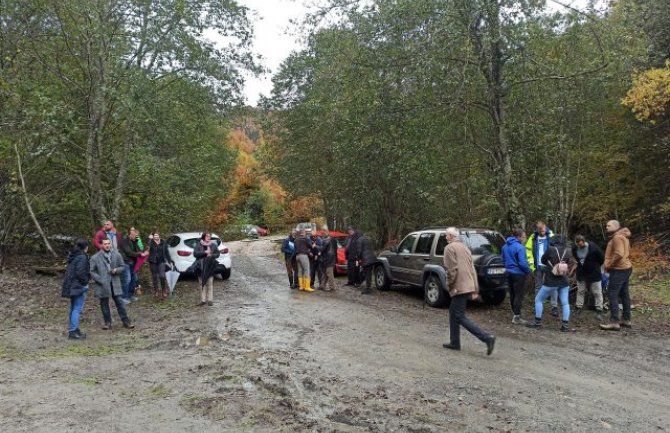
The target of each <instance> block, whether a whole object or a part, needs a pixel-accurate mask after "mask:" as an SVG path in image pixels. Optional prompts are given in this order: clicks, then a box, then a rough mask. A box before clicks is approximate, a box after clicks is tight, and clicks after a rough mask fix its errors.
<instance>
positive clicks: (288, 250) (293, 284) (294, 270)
mask: <svg viewBox="0 0 670 433" xmlns="http://www.w3.org/2000/svg"><path fill="white" fill-rule="evenodd" d="M296 234H297V232H296V230H295V229H293V230H291V234H290V235H288V236H287V237H286V238H284V240H283V242H282V244H281V252H282V253H284V263H285V265H286V273H287V274H288V285H289V288H291V289H297V288H298V264H297V263H296V261H295V235H296Z"/></svg>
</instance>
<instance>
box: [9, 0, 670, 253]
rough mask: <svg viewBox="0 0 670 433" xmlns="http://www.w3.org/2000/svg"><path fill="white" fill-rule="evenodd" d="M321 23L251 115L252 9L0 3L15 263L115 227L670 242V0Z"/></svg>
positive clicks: (150, 1)
mask: <svg viewBox="0 0 670 433" xmlns="http://www.w3.org/2000/svg"><path fill="white" fill-rule="evenodd" d="M576 3H579V5H578V6H577V5H576ZM298 28H299V30H300V32H302V36H303V38H304V41H305V43H304V46H303V48H302V49H301V50H299V51H296V52H294V53H292V54H291V55H290V56H289V57H288V58H287V59H286V60H285V61H284V62H283V63H282V65H281V68H280V69H279V71H278V72H277V73H276V74H275V75H274V76H273V85H274V87H273V91H272V94H271V95H270V96H268V97H266V98H264V99H263V100H262V101H261V103H260V104H259V106H258V107H248V106H245V103H244V101H243V98H242V92H241V89H242V87H243V85H244V80H243V74H244V73H261V72H262V71H263V69H264V67H263V64H262V59H258V58H256V57H255V56H254V55H253V54H252V51H251V49H250V45H251V42H252V40H253V25H252V22H251V21H250V18H249V10H248V9H246V8H245V7H243V6H241V5H240V4H239V3H238V2H236V1H234V0H228V1H223V2H221V1H214V0H211V1H197V0H91V1H87V2H80V1H76V0H54V1H44V0H21V1H19V0H0V257H2V256H3V254H11V252H12V251H17V250H19V249H21V248H25V246H26V245H33V246H32V247H31V248H37V249H39V250H43V249H45V245H46V244H47V243H48V241H49V239H50V238H51V239H53V236H54V235H57V234H66V235H72V236H81V235H84V236H90V235H91V234H92V232H93V230H94V229H95V228H96V227H98V226H99V224H100V222H101V221H102V220H103V219H106V218H111V219H113V220H115V221H118V222H119V225H120V227H129V226H130V225H135V226H138V227H140V228H141V230H143V231H144V232H149V231H151V230H154V229H157V230H160V231H163V232H173V231H180V230H197V229H204V228H208V229H212V230H216V231H219V232H222V233H225V232H226V231H230V230H231V227H235V226H237V225H239V224H243V223H255V224H259V225H264V226H268V227H270V228H271V229H272V230H280V231H281V230H285V229H286V228H287V227H289V226H291V225H293V224H295V223H296V222H298V221H302V220H317V221H320V222H327V223H328V224H329V226H331V228H336V229H343V228H344V227H346V226H348V225H353V226H356V227H359V228H361V229H362V230H363V231H365V232H366V233H368V234H369V235H370V236H371V237H373V238H374V239H375V241H376V242H377V245H378V246H382V245H384V244H386V243H387V242H388V241H389V240H392V239H398V238H399V237H401V236H403V234H404V233H406V232H407V231H409V230H413V229H417V228H420V227H424V226H430V225H457V226H486V227H493V228H496V229H499V230H501V231H503V232H507V231H508V230H510V229H511V228H513V227H517V226H521V227H525V228H526V229H527V230H531V229H532V228H533V227H534V222H535V221H536V220H538V219H542V220H545V221H547V222H548V223H549V225H550V226H551V227H552V228H554V229H555V230H556V231H558V232H560V233H566V234H570V235H572V234H576V233H584V234H587V235H588V236H591V237H593V238H595V239H598V240H599V241H602V240H604V239H605V234H604V223H605V222H606V221H607V220H608V219H618V220H620V221H621V222H622V223H623V224H624V225H625V226H628V227H630V229H631V230H632V231H633V233H634V235H635V236H636V237H637V238H638V239H639V238H645V239H653V245H655V246H657V247H658V248H662V247H663V246H666V247H667V244H669V243H670V242H669V241H668V234H669V233H670V220H669V218H668V211H669V210H670V182H669V181H668V180H669V176H668V174H667V173H668V169H669V168H670V112H669V111H668V110H669V109H670V0H646V1H645V0H621V1H612V2H609V3H607V4H606V5H603V4H602V3H601V2H595V3H588V4H587V3H584V4H581V2H571V3H568V2H561V1H547V2H545V1H541V0H522V1H509V0H411V1H409V0H370V1H352V0H327V1H324V2H321V4H320V6H319V7H318V8H316V9H315V10H314V12H313V13H312V14H311V15H310V16H308V17H306V18H305V20H304V22H302V23H300V24H299V27H298ZM213 32H215V33H218V35H219V40H223V41H225V44H221V43H218V44H215V43H214V42H212V39H211V38H210V37H208V35H211V34H212V33H213ZM31 234H37V237H38V239H40V242H39V243H37V244H36V243H34V242H33V243H32V244H31V243H30V242H31V240H34V236H33V237H31V236H29V235H31ZM649 236H651V237H649ZM650 242H651V241H650ZM47 248H50V247H47ZM0 260H1V259H0Z"/></svg>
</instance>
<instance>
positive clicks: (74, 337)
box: [67, 331, 86, 340]
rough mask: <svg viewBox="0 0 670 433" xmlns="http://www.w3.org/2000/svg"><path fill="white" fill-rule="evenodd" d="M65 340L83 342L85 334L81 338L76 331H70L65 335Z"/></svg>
mask: <svg viewBox="0 0 670 433" xmlns="http://www.w3.org/2000/svg"><path fill="white" fill-rule="evenodd" d="M67 338H68V339H70V340H83V339H85V338H86V334H84V335H83V336H82V334H79V333H78V332H77V331H70V332H68V333H67Z"/></svg>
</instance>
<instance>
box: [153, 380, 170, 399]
mask: <svg viewBox="0 0 670 433" xmlns="http://www.w3.org/2000/svg"><path fill="white" fill-rule="evenodd" d="M149 393H150V394H151V395H153V396H154V397H156V398H165V397H169V396H170V394H171V393H172V391H171V390H170V388H168V387H166V386H165V385H163V384H162V383H161V384H159V385H156V386H154V387H152V388H150V389H149Z"/></svg>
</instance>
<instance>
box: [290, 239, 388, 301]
mask: <svg viewBox="0 0 670 433" xmlns="http://www.w3.org/2000/svg"><path fill="white" fill-rule="evenodd" d="M347 233H348V234H349V236H348V237H347V240H346V243H345V247H344V248H345V255H346V259H347V274H348V277H349V280H348V282H347V284H348V285H355V286H358V285H359V283H360V282H361V281H364V282H365V287H364V288H363V290H362V292H361V293H363V294H370V293H372V268H373V266H374V263H375V262H376V261H377V256H376V255H375V251H374V247H373V245H372V242H371V241H370V239H369V238H368V237H367V236H363V235H362V234H361V233H360V232H359V231H358V230H355V229H354V228H353V227H349V228H348V229H347ZM337 249H338V244H337V239H335V238H334V237H333V236H331V235H330V232H329V230H328V228H327V227H323V229H322V230H321V232H320V233H319V232H317V231H315V230H300V231H298V230H297V229H294V230H292V231H291V233H290V234H289V235H288V236H287V237H286V238H285V239H284V240H283V242H282V246H281V251H282V253H284V263H285V265H286V273H287V275H288V281H289V287H290V288H291V289H299V290H301V291H304V292H313V291H314V290H317V289H320V290H324V291H333V290H335V273H334V270H335V265H336V263H337ZM317 282H318V286H317V287H315V285H316V283H317Z"/></svg>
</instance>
